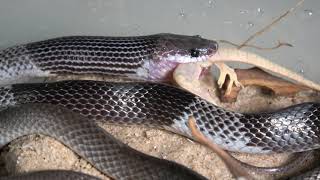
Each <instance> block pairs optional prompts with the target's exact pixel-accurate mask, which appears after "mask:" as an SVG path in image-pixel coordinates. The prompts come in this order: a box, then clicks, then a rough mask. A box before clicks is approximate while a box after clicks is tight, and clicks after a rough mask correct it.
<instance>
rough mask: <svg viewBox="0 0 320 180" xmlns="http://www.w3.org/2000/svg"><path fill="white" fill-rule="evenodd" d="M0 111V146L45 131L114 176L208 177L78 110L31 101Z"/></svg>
mask: <svg viewBox="0 0 320 180" xmlns="http://www.w3.org/2000/svg"><path fill="white" fill-rule="evenodd" d="M0 115H1V124H0V132H1V136H0V148H1V147H2V146H4V145H6V144H7V143H9V142H10V141H12V140H14V139H16V138H18V137H20V136H23V135H29V134H43V135H47V136H50V137H53V138H55V139H56V140H59V141H60V142H63V143H64V144H65V145H66V146H68V147H70V148H71V149H72V150H73V151H75V152H76V153H77V154H78V155H80V156H81V157H83V158H84V159H86V160H87V161H88V162H90V163H91V164H92V165H93V166H94V167H96V168H97V169H98V170H100V171H101V172H103V173H105V174H107V175H108V176H109V177H111V178H114V179H121V180H122V179H123V180H125V179H128V180H130V179H131V180H132V179H141V180H142V179H150V180H166V179H172V180H187V179H190V180H204V179H205V178H204V177H203V176H201V175H199V174H197V173H196V172H194V171H192V170H190V169H188V168H186V167H184V166H182V165H179V164H176V163H174V162H171V161H167V160H162V159H158V158H155V157H152V156H148V155H145V154H143V153H141V152H139V151H136V150H134V149H132V148H130V147H129V146H127V145H125V144H124V143H121V142H120V141H119V140H117V139H115V138H114V137H113V136H111V135H110V134H109V133H107V132H106V131H105V130H104V129H102V128H100V127H99V126H98V125H97V124H96V123H95V122H94V121H88V119H87V118H84V117H83V116H81V115H80V114H79V113H74V112H70V110H67V109H65V108H62V107H60V108H59V107H58V108H57V107H54V106H52V105H51V106H50V105H44V104H41V105H40V104H37V105H35V104H34V105H29V104H28V105H22V106H16V107H12V108H8V109H6V110H3V111H2V112H0ZM26 176H27V178H29V179H68V180H74V179H97V178H94V177H91V176H88V175H83V174H79V173H75V172H74V173H71V172H65V171H62V172H61V171H56V172H55V173H54V172H50V171H49V172H42V173H35V174H30V175H28V174H27V175H24V176H22V177H21V178H23V179H25V178H26ZM18 177H19V176H18ZM18 177H17V178H16V179H18ZM80 177H81V178H80ZM0 179H1V178H0ZM12 179H15V178H12Z"/></svg>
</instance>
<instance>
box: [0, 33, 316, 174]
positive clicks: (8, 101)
mask: <svg viewBox="0 0 320 180" xmlns="http://www.w3.org/2000/svg"><path fill="white" fill-rule="evenodd" d="M217 48H218V45H217V43H216V42H215V41H210V40H206V39H203V38H201V37H199V36H182V35H175V34H156V35H151V36H138V37H95V36H72V37H62V38H55V39H50V40H45V41H40V42H34V43H29V44H25V45H19V46H15V47H11V48H7V49H4V50H2V51H1V52H0V65H1V66H0V80H1V81H0V82H1V83H2V84H10V85H3V87H1V89H0V103H1V104H0V107H1V109H4V110H3V112H1V113H3V116H4V117H7V116H8V115H7V116H6V114H11V115H12V114H19V113H14V112H19V111H20V116H19V117H24V116H26V117H28V116H27V114H33V116H31V115H30V118H26V120H22V119H21V118H19V117H18V116H17V117H16V119H18V120H19V119H20V121H21V122H24V123H27V124H28V123H31V122H32V121H33V119H34V121H36V122H37V121H39V122H41V121H40V119H39V117H40V115H41V112H40V111H38V112H37V110H35V112H33V110H31V109H37V108H28V107H24V105H23V104H30V103H31V104H34V103H36V104H37V103H40V104H42V105H43V104H51V105H55V106H54V107H55V108H57V109H59V111H58V112H57V113H59V112H64V111H65V108H63V107H66V108H67V109H69V110H72V111H73V113H70V114H71V115H70V116H74V118H71V117H66V116H63V115H61V117H59V116H58V115H57V116H58V118H57V120H56V121H58V120H59V119H66V121H65V123H67V124H65V125H71V124H72V123H73V122H72V119H80V120H79V122H83V121H85V120H82V117H83V118H85V117H86V118H85V119H86V121H87V123H89V122H88V120H87V119H91V120H92V122H95V121H102V122H107V123H116V124H138V125H141V124H143V125H146V126H150V127H156V128H161V129H166V130H169V131H172V132H175V133H179V134H182V135H184V136H187V137H190V138H192V136H191V132H190V130H189V128H188V125H187V123H188V118H189V117H190V116H192V117H194V118H195V119H196V124H197V126H198V128H199V130H200V131H201V132H202V133H203V134H204V135H205V136H206V137H207V138H208V139H209V140H211V141H212V142H214V143H216V144H218V145H220V146H221V147H223V148H224V149H227V150H230V151H238V152H247V153H272V152H301V151H307V150H312V149H316V148H318V147H319V135H320V134H319V127H320V126H319V123H320V120H319V118H320V105H319V104H318V103H303V104H299V105H295V106H291V107H288V108H285V109H282V110H278V111H275V112H265V113H259V114H241V113H236V112H231V111H228V110H225V109H223V108H220V107H217V106H215V105H212V104H210V103H209V102H207V101H205V100H203V99H201V98H200V97H197V96H195V95H193V94H191V93H189V92H187V91H185V90H182V89H179V88H176V87H173V86H170V85H165V84H161V83H160V84H159V83H151V82H133V83H115V82H112V83H111V82H99V81H80V80H79V81H61V82H53V83H34V84H30V83H29V84H12V83H17V82H19V83H24V82H28V81H29V80H30V79H32V78H34V77H50V76H56V75H59V76H63V75H65V74H93V75H113V76H124V77H128V78H132V79H143V80H149V81H167V80H168V79H170V78H171V77H170V76H171V73H172V72H173V70H174V68H175V67H176V66H177V65H178V64H179V63H189V62H197V61H203V60H205V59H206V58H208V57H209V56H210V55H212V54H214V53H215V52H216V51H217ZM21 106H23V107H21ZM56 106H57V107H56ZM15 107H17V108H15ZM43 107H44V108H45V109H49V110H50V108H52V107H51V106H43ZM60 108H62V109H60ZM39 109H42V108H39ZM45 109H43V111H44V112H46V110H45ZM51 111H52V109H51ZM36 112H37V113H39V116H38V117H36V116H35V113H36ZM21 114H24V115H23V116H22V115H21ZM47 114H48V113H42V116H41V117H42V119H43V121H44V122H47V121H48V119H51V120H52V115H47ZM64 114H68V113H64ZM75 114H81V115H82V116H81V117H77V115H75ZM31 117H32V118H31ZM50 117H51V118H50ZM3 119H4V120H3V122H4V123H3V124H1V126H3V127H6V126H11V125H12V128H13V127H15V126H17V127H15V128H18V129H14V130H12V131H10V128H3V129H6V130H7V131H4V132H3V133H4V134H1V141H0V142H1V145H2V146H3V145H5V144H7V143H8V142H9V141H10V140H12V137H17V136H20V135H23V134H25V133H27V134H28V133H32V132H33V131H32V128H31V129H30V130H29V131H23V132H22V130H21V129H24V130H26V129H27V128H22V127H20V128H19V126H18V125H19V124H20V123H21V122H20V121H18V120H17V121H16V123H14V124H10V123H9V121H8V120H7V121H6V120H5V119H6V118H3ZM46 119H47V120H46ZM1 121H2V119H1ZM11 121H12V120H11ZM56 121H53V122H56ZM6 122H7V123H6ZM92 122H90V123H92ZM1 123H2V122H1ZM90 123H89V124H90ZM57 124H58V123H57ZM28 125H29V124H28ZM28 125H26V126H25V127H28ZM55 125H56V124H55V123H54V124H52V126H55ZM30 126H31V124H30ZM92 126H95V124H92ZM70 127H73V126H70ZM73 128H74V127H73ZM95 128H98V127H96V126H95ZM61 131H63V130H61ZM92 131H94V132H93V133H95V131H96V130H92ZM51 132H52V130H51V131H48V132H42V133H44V134H48V135H49V136H59V137H60V136H62V135H59V134H57V135H53V134H51ZM57 132H58V133H59V132H60V131H57ZM90 132H91V131H90ZM97 132H98V130H97ZM19 133H20V134H19ZM40 133H41V131H40ZM82 133H83V132H82ZM101 133H102V132H101ZM103 134H104V135H106V132H104V131H103ZM76 135H79V136H80V135H81V131H80V132H77V133H76ZM6 137H11V138H6ZM94 137H96V136H94ZM97 137H98V136H97ZM99 137H100V136H99ZM101 137H102V136H101ZM103 137H104V136H103ZM74 138H76V137H74ZM111 139H112V138H111ZM112 140H114V139H112ZM62 141H63V142H64V143H65V144H68V143H67V141H68V140H67V139H66V138H64V139H62ZM110 141H111V140H108V142H107V143H106V145H109V144H112V143H115V142H112V143H111V142H110ZM93 143H94V142H93ZM89 144H90V143H89ZM116 144H119V142H118V143H116ZM72 145H75V146H76V144H72ZM120 146H121V145H120ZM71 148H72V149H73V150H75V147H71ZM99 148H101V147H96V148H92V149H89V153H88V155H89V156H87V157H86V155H85V159H90V158H93V159H94V154H95V153H96V151H95V150H100V149H99ZM106 148H107V147H106ZM126 148H127V149H128V148H129V147H126ZM75 151H77V150H75ZM78 151H79V152H78V153H79V154H81V153H84V152H83V151H82V149H81V148H80V149H78ZM113 152H114V151H113ZM127 152H129V151H127V150H126V151H125V153H127ZM130 152H131V151H130ZM114 153H115V154H116V153H117V152H114ZM135 153H137V152H135ZM137 154H139V153H137ZM139 155H140V156H142V157H147V158H146V159H147V160H146V161H154V162H156V163H154V166H155V168H158V167H159V168H160V167H162V166H164V164H166V165H168V164H169V166H172V167H171V168H175V169H180V170H181V171H179V170H177V171H174V172H176V174H174V173H173V172H172V171H170V170H168V169H167V168H166V167H163V169H167V170H168V171H166V172H167V173H165V172H164V173H163V174H165V175H168V174H170V177H169V179H171V178H173V177H177V178H176V179H186V177H189V178H190V179H196V178H198V179H203V178H204V177H202V176H201V175H198V174H197V173H195V172H193V171H191V170H189V169H187V168H185V167H183V166H181V165H178V164H175V163H172V162H168V161H164V160H163V161H162V160H158V159H157V160H154V159H155V158H153V157H149V156H146V155H141V154H139ZM98 159H99V158H98ZM114 159H117V160H118V158H114ZM114 159H113V160H114ZM138 159H139V158H138ZM89 162H91V163H92V164H93V165H94V166H96V167H97V166H99V165H100V164H101V163H98V165H95V163H97V162H96V161H90V160H89ZM110 163H111V164H108V163H107V164H108V165H106V168H107V169H108V168H111V167H112V165H114V164H116V165H117V166H120V165H119V164H118V163H117V162H114V163H113V161H110ZM157 163H158V164H157ZM129 164H130V163H129ZM129 164H128V166H126V167H125V168H127V171H125V173H124V174H121V176H117V175H119V173H118V172H117V173H116V175H114V174H112V173H111V174H110V176H111V177H115V178H117V179H132V177H136V178H138V179H163V176H162V175H163V174H161V173H160V175H159V174H158V175H155V176H150V177H147V174H148V173H146V172H145V171H143V168H142V169H140V171H142V172H143V173H142V175H141V174H139V173H141V172H140V171H139V173H138V174H137V173H135V172H131V171H128V170H130V169H131V168H132V169H134V167H132V166H129ZM142 164H143V163H142ZM151 164H152V163H151ZM131 165H132V164H131ZM133 166H137V165H133ZM141 167H144V166H141ZM98 169H101V168H99V167H98ZM160 169H161V168H160ZM102 171H103V170H102ZM103 172H105V173H106V174H108V173H110V172H108V171H103ZM161 172H162V171H161ZM179 172H180V173H179ZM149 174H150V173H149Z"/></svg>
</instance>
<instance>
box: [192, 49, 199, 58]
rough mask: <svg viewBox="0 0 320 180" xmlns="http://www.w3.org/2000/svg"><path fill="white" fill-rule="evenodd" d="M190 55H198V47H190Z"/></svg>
mask: <svg viewBox="0 0 320 180" xmlns="http://www.w3.org/2000/svg"><path fill="white" fill-rule="evenodd" d="M190 55H191V57H199V55H200V51H199V50H198V49H191V50H190Z"/></svg>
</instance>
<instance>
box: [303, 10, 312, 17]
mask: <svg viewBox="0 0 320 180" xmlns="http://www.w3.org/2000/svg"><path fill="white" fill-rule="evenodd" d="M304 13H305V14H306V15H308V16H312V15H313V11H312V10H310V9H306V10H304Z"/></svg>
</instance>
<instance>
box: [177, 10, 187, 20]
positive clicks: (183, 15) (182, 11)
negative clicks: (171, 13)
mask: <svg viewBox="0 0 320 180" xmlns="http://www.w3.org/2000/svg"><path fill="white" fill-rule="evenodd" d="M179 16H180V17H183V18H184V17H185V16H186V13H185V12H184V10H183V9H181V10H180V13H179Z"/></svg>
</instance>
